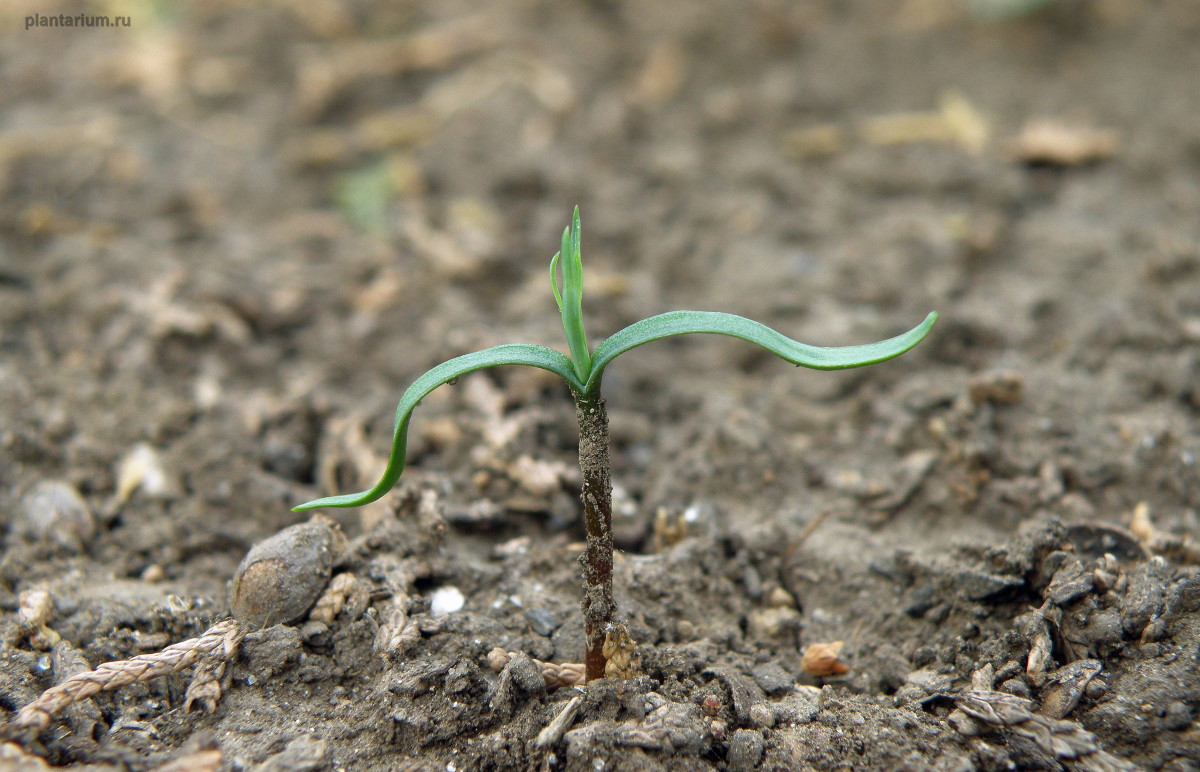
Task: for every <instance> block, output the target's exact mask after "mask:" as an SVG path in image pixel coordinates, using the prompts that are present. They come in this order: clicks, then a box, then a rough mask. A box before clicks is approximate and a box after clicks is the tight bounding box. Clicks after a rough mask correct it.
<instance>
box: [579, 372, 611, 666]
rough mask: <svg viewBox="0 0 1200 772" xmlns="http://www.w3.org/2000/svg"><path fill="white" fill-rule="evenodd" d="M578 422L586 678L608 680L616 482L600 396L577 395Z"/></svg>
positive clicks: (606, 413) (602, 399) (605, 412)
mask: <svg viewBox="0 0 1200 772" xmlns="http://www.w3.org/2000/svg"><path fill="white" fill-rule="evenodd" d="M575 415H576V418H578V420H579V469H580V471H582V472H583V493H582V495H581V498H582V499H583V520H584V525H585V526H586V528H587V548H586V549H585V550H584V552H583V555H582V556H580V558H579V562H580V563H582V564H583V585H584V590H583V635H584V640H585V643H586V647H587V648H586V652H585V655H584V665H585V667H586V669H587V680H588V681H594V680H596V679H597V678H603V677H604V666H605V664H606V662H607V660H606V658H605V656H604V650H603V647H604V632H605V630H606V629H607V628H608V627H609V625H610V624H611V623H612V621H613V617H614V615H615V614H616V611H617V605H616V603H615V602H613V591H612V571H613V534H612V478H611V476H610V473H609V453H608V411H607V410H606V409H605V407H604V398H603V397H601V396H600V395H599V394H594V395H592V396H584V395H581V394H579V393H576V394H575Z"/></svg>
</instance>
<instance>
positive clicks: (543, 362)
mask: <svg viewBox="0 0 1200 772" xmlns="http://www.w3.org/2000/svg"><path fill="white" fill-rule="evenodd" d="M500 365H529V366H530V367H540V368H541V369H543V370H549V371H550V372H552V373H554V374H556V375H558V376H560V377H562V379H563V380H565V381H566V382H567V383H568V384H570V385H571V387H572V388H574V389H580V388H582V387H581V385H580V383H579V379H578V378H576V377H575V369H574V367H573V366H572V364H571V360H569V359H567V357H566V356H564V355H563V354H561V353H559V352H558V351H555V350H554V349H551V348H546V347H545V346H534V345H529V344H524V343H508V344H505V345H503V346H493V347H492V348H489V349H484V350H483V351H476V352H474V353H473V354H463V355H462V356H459V357H455V358H454V359H451V360H449V361H448V362H443V363H441V364H440V365H438V366H437V367H434V368H433V369H432V370H430V371H429V372H427V373H425V374H424V375H422V376H421V377H420V378H418V379H417V380H416V381H414V382H413V384H412V385H411V386H409V387H408V390H407V391H405V392H404V396H402V397H401V398H400V404H398V405H396V426H395V429H394V430H393V431H392V455H391V457H390V458H389V459H388V464H387V469H386V470H384V472H383V477H382V478H381V479H380V480H379V482H378V483H376V485H375V487H374V488H371V489H370V490H366V491H361V492H359V493H346V494H343V495H341V496H327V497H325V498H323V499H317V500H316V501H310V502H308V503H307V504H301V505H300V506H298V507H293V511H296V512H300V511H302V510H306V509H316V508H318V507H357V506H361V505H363V504H369V503H371V502H372V501H375V500H376V499H378V498H380V497H382V496H383V495H384V494H385V493H387V492H388V491H390V490H391V489H392V486H394V485H395V484H396V481H397V480H399V479H400V473H401V472H403V471H404V452H405V449H406V447H407V445H408V419H409V417H410V416H411V415H412V411H413V409H414V408H415V407H416V406H417V405H419V404H421V400H422V399H424V398H425V397H426V396H427V395H428V394H429V393H430V392H431V391H433V390H434V389H436V388H437V387H438V386H441V385H442V384H444V383H449V382H450V381H453V380H454V379H456V378H458V377H460V376H463V375H466V374H467V373H470V372H474V371H475V370H482V369H484V368H485V367H499V366H500Z"/></svg>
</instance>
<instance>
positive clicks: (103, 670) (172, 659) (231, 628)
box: [12, 619, 246, 732]
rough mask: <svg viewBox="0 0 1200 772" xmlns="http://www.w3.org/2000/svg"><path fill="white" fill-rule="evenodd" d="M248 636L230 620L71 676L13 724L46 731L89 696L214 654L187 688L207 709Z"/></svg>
mask: <svg viewBox="0 0 1200 772" xmlns="http://www.w3.org/2000/svg"><path fill="white" fill-rule="evenodd" d="M245 635H246V631H245V629H244V628H243V627H242V626H241V625H240V624H238V622H237V621H235V620H233V619H227V620H225V621H223V622H218V623H217V624H215V625H213V626H212V627H210V628H208V629H207V630H205V631H204V633H202V634H201V635H199V636H198V637H196V638H189V639H188V640H186V641H180V642H179V643H176V644H172V645H171V646H168V647H167V648H165V649H163V650H162V651H156V652H153V653H150V654H140V655H138V656H136V657H133V658H131V659H124V660H117V661H115V662H105V663H103V664H102V665H100V666H99V667H97V668H96V669H95V670H88V671H86V672H83V673H79V674H78V675H74V676H71V677H70V678H68V679H67V680H65V681H63V682H62V683H61V684H59V685H58V686H53V687H51V688H49V689H47V690H46V691H44V692H42V695H41V696H40V697H38V698H37V699H36V700H34V701H33V702H31V703H29V704H28V705H26V706H25V707H23V708H21V710H20V712H18V713H17V716H16V718H15V719H13V723H12V728H13V729H16V730H17V731H19V732H25V731H30V730H32V731H35V732H41V731H44V730H45V729H46V728H47V727H49V726H50V722H51V721H53V720H54V717H55V716H56V715H58V714H59V713H61V712H62V711H63V710H65V709H66V708H67V707H69V706H70V705H72V704H74V703H76V702H79V701H80V700H86V699H87V698H88V697H91V696H93V695H95V694H97V693H99V692H102V691H111V690H113V689H119V688H121V687H122V686H128V685H129V684H132V683H136V682H138V681H150V680H153V679H155V678H160V677H162V676H165V675H169V674H171V673H176V672H178V671H180V670H183V669H184V668H187V667H191V666H192V665H195V664H196V663H198V662H201V661H203V660H209V659H211V660H216V661H217V663H219V664H218V666H217V667H216V668H214V669H210V670H206V671H205V677H202V678H201V679H200V684H199V685H198V686H197V689H196V690H195V692H193V690H192V689H191V688H189V690H188V692H189V695H188V704H189V705H190V704H191V702H193V701H199V702H201V703H203V704H204V705H205V706H206V708H207V707H209V706H210V705H212V704H215V699H214V698H215V697H219V696H220V690H219V688H218V689H217V690H216V692H215V695H214V692H213V686H214V685H215V683H214V682H215V681H216V679H218V678H219V677H220V674H221V672H223V670H224V663H225V661H227V660H229V659H230V658H231V657H232V656H233V654H234V652H235V651H237V647H238V644H240V643H241V641H242V638H243V637H245Z"/></svg>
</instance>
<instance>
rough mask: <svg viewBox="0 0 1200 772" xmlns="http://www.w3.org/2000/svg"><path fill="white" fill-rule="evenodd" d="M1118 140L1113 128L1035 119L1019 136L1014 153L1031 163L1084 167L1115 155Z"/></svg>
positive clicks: (1014, 144)
mask: <svg viewBox="0 0 1200 772" xmlns="http://www.w3.org/2000/svg"><path fill="white" fill-rule="evenodd" d="M1118 143H1119V138H1118V135H1117V132H1115V131H1113V130H1111V129H1097V128H1094V127H1091V126H1084V125H1080V124H1069V123H1064V122H1061V121H1057V120H1053V119H1049V118H1033V119H1031V120H1030V121H1029V122H1028V123H1026V124H1025V127H1024V128H1023V129H1021V133H1020V134H1018V135H1017V138H1016V140H1015V141H1014V142H1013V153H1014V154H1015V155H1016V157H1017V158H1019V159H1020V160H1022V161H1024V162H1025V163H1029V164H1047V165H1050V166H1082V165H1084V164H1089V163H1095V162H1097V161H1104V160H1107V159H1109V158H1112V157H1113V155H1115V154H1116V152H1117V145H1118Z"/></svg>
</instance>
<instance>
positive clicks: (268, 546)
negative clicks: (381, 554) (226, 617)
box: [229, 516, 345, 628]
mask: <svg viewBox="0 0 1200 772" xmlns="http://www.w3.org/2000/svg"><path fill="white" fill-rule="evenodd" d="M344 542H345V538H344V537H343V536H342V532H341V530H340V529H339V528H338V527H337V525H336V524H334V523H333V521H331V520H328V519H326V518H324V517H320V516H317V517H314V518H313V519H312V520H309V521H308V522H307V523H300V524H299V525H293V526H290V527H288V528H284V529H283V530H282V531H280V532H279V533H277V534H275V535H274V536H271V537H269V538H267V539H264V540H263V541H260V542H259V543H258V544H255V545H254V546H253V547H251V548H250V551H249V552H248V553H246V557H245V558H243V559H242V563H241V565H239V566H238V569H237V572H236V573H235V574H234V578H233V581H232V582H230V588H229V605H230V607H231V608H232V609H233V615H234V616H235V617H237V619H238V620H239V621H241V622H243V623H245V624H248V625H251V626H254V627H261V628H265V627H271V626H272V625H277V624H291V623H293V622H296V621H297V620H299V619H301V618H302V617H303V616H304V615H305V614H306V613H308V610H309V609H310V608H312V607H313V604H314V603H316V602H317V598H318V597H320V595H321V593H322V592H324V591H325V586H326V585H327V584H329V577H330V575H331V573H332V569H333V562H334V560H335V559H336V557H337V555H338V553H339V552H340V551H341V549H342V547H343V545H344Z"/></svg>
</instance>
